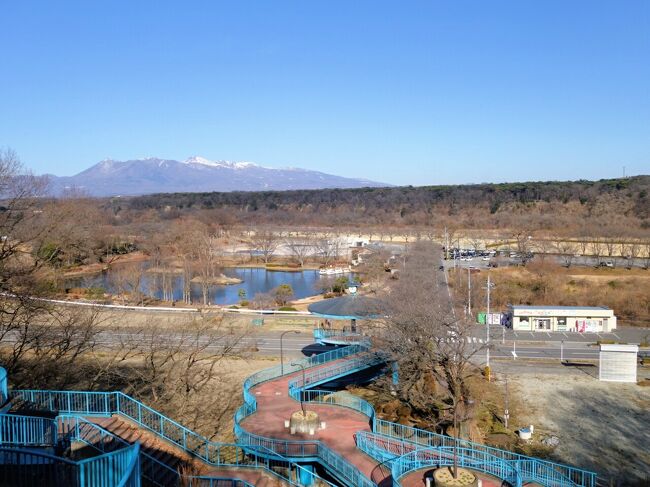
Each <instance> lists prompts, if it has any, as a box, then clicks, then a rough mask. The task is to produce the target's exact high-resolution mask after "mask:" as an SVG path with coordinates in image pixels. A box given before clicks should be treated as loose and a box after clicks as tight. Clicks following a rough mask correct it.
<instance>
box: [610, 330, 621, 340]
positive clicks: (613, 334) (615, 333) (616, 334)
mask: <svg viewBox="0 0 650 487" xmlns="http://www.w3.org/2000/svg"><path fill="white" fill-rule="evenodd" d="M612 335H614V336H615V337H616V338H618V339H619V340H620V339H621V337H620V336H618V335H617V334H616V333H614V332H612Z"/></svg>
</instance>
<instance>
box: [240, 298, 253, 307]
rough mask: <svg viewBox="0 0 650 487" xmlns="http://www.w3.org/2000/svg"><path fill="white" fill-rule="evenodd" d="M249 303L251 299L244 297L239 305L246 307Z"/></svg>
mask: <svg viewBox="0 0 650 487" xmlns="http://www.w3.org/2000/svg"><path fill="white" fill-rule="evenodd" d="M249 304H250V301H248V300H247V299H244V300H243V301H240V302H239V306H243V307H246V306H248V305H249Z"/></svg>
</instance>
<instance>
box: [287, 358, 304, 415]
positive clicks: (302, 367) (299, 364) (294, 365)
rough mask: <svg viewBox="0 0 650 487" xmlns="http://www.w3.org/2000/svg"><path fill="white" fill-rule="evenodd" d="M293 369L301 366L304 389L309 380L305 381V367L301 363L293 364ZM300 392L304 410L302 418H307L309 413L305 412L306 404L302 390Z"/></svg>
mask: <svg viewBox="0 0 650 487" xmlns="http://www.w3.org/2000/svg"><path fill="white" fill-rule="evenodd" d="M291 366H292V367H296V366H299V367H300V368H301V369H302V387H305V385H306V382H307V380H306V379H305V366H304V365H303V364H301V363H297V362H291ZM299 390H300V409H302V417H303V418H306V417H307V413H306V412H305V402H304V401H303V400H302V388H299Z"/></svg>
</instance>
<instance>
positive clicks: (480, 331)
mask: <svg viewBox="0 0 650 487" xmlns="http://www.w3.org/2000/svg"><path fill="white" fill-rule="evenodd" d="M472 336H474V337H477V338H482V339H484V340H487V327H486V326H485V325H476V326H475V327H474V329H473V330H472ZM504 337H505V341H506V342H508V343H510V342H513V341H517V342H540V343H543V342H564V343H581V344H593V343H596V342H598V341H603V340H612V341H615V342H618V343H635V344H639V343H641V342H644V341H645V342H649V341H650V328H619V329H616V330H614V331H611V332H607V333H604V332H603V333H575V332H561V331H556V332H549V331H514V330H511V329H508V328H506V329H504V328H503V326H501V325H490V340H491V341H492V342H502V341H503V340H504Z"/></svg>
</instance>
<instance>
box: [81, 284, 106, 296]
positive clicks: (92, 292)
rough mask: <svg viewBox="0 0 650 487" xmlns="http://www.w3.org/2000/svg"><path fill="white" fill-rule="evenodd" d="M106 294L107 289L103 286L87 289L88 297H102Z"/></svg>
mask: <svg viewBox="0 0 650 487" xmlns="http://www.w3.org/2000/svg"><path fill="white" fill-rule="evenodd" d="M104 294H106V290H105V289H104V288H103V287H89V288H88V289H86V297H87V298H88V299H101V298H103V297H104Z"/></svg>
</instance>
